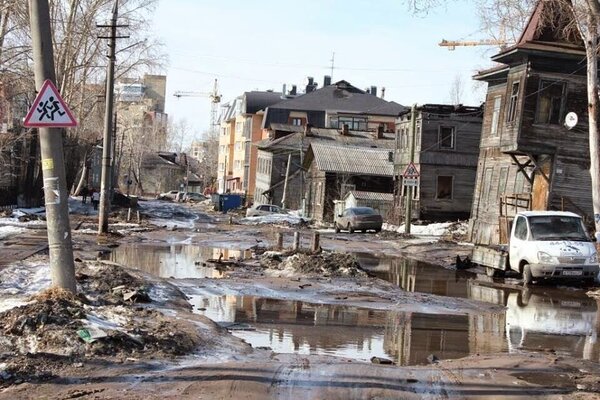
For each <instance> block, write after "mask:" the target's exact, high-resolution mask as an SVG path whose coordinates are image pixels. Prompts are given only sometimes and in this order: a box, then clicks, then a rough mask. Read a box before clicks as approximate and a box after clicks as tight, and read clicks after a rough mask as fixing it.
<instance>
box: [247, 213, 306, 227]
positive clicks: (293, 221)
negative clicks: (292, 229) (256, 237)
mask: <svg viewBox="0 0 600 400" xmlns="http://www.w3.org/2000/svg"><path fill="white" fill-rule="evenodd" d="M306 221H307V220H306V219H305V218H302V217H299V216H297V215H293V214H269V215H261V216H259V217H246V218H242V219H241V220H240V223H241V224H244V225H262V224H286V223H287V224H290V225H298V224H301V223H303V222H306Z"/></svg>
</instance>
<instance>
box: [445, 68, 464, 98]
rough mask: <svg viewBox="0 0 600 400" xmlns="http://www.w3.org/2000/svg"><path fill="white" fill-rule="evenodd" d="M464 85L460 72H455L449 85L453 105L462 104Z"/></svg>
mask: <svg viewBox="0 0 600 400" xmlns="http://www.w3.org/2000/svg"><path fill="white" fill-rule="evenodd" d="M464 92H465V85H464V82H463V79H462V77H461V76H460V74H456V75H455V76H454V79H453V80H452V84H451V86H450V93H449V95H450V102H451V103H452V104H454V105H458V104H462V98H463V95H464Z"/></svg>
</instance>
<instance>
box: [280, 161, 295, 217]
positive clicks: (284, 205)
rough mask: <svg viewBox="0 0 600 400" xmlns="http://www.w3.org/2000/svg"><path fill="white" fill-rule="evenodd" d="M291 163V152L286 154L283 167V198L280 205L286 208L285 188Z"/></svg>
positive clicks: (286, 187)
mask: <svg viewBox="0 0 600 400" xmlns="http://www.w3.org/2000/svg"><path fill="white" fill-rule="evenodd" d="M291 164H292V153H290V154H288V161H287V167H286V169H285V182H283V198H282V199H281V207H283V208H284V209H286V208H287V190H288V180H289V179H290V165H291Z"/></svg>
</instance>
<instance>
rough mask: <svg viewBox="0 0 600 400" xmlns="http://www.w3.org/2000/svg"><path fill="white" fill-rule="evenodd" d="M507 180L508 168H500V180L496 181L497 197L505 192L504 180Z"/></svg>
mask: <svg viewBox="0 0 600 400" xmlns="http://www.w3.org/2000/svg"><path fill="white" fill-rule="evenodd" d="M507 179H508V167H502V168H500V178H499V179H498V196H502V195H503V194H504V192H505V191H506V180H507Z"/></svg>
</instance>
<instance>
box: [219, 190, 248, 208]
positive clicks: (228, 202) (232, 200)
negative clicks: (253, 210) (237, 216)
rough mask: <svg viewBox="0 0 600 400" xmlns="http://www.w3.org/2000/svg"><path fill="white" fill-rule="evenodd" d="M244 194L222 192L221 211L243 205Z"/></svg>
mask: <svg viewBox="0 0 600 400" xmlns="http://www.w3.org/2000/svg"><path fill="white" fill-rule="evenodd" d="M242 202H243V196H242V195H241V194H222V195H221V211H223V212H227V211H229V210H233V209H235V208H240V207H241V206H242Z"/></svg>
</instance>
